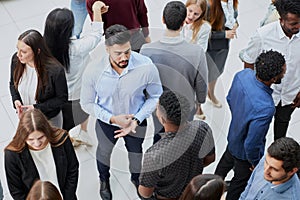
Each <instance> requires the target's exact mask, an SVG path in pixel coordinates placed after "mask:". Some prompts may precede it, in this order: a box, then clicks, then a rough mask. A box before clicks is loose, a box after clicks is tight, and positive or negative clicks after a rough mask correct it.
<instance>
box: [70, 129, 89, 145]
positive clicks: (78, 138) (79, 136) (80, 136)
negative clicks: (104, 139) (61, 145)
mask: <svg viewBox="0 0 300 200" xmlns="http://www.w3.org/2000/svg"><path fill="white" fill-rule="evenodd" d="M71 141H72V144H73V146H74V147H78V146H80V145H86V146H89V147H91V146H93V145H92V144H91V143H90V141H91V140H90V137H89V135H88V133H87V132H86V131H84V130H82V129H80V131H79V132H78V133H76V134H75V135H74V136H73V137H72V138H71Z"/></svg>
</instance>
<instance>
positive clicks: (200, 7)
mask: <svg viewBox="0 0 300 200" xmlns="http://www.w3.org/2000/svg"><path fill="white" fill-rule="evenodd" d="M185 6H186V8H187V17H186V19H185V23H186V24H185V25H184V27H183V36H184V38H185V40H186V41H188V42H190V43H193V44H199V45H200V46H201V47H202V48H203V50H204V51H205V52H206V50H207V45H208V39H209V35H210V32H211V26H210V24H209V23H208V22H207V21H205V20H204V18H205V15H206V8H207V2H206V0H187V2H186V3H185ZM197 105H198V106H197V112H196V114H195V117H196V118H198V119H202V120H204V119H205V115H204V113H203V111H202V109H201V104H200V103H197Z"/></svg>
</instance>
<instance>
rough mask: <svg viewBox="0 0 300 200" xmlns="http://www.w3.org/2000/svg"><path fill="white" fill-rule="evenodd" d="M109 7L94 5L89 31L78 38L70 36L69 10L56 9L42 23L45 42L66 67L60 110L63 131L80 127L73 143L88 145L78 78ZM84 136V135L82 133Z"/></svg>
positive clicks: (72, 22)
mask: <svg viewBox="0 0 300 200" xmlns="http://www.w3.org/2000/svg"><path fill="white" fill-rule="evenodd" d="M107 9H108V7H107V6H105V4H104V3H103V2H101V1H97V2H95V3H94V5H93V12H94V15H93V16H94V21H93V22H92V24H91V31H90V32H89V33H88V34H86V35H85V36H83V37H81V38H79V39H77V38H76V37H75V36H73V37H72V31H73V29H74V16H73V13H72V11H71V10H69V9H66V8H56V9H54V10H52V11H51V12H50V13H49V15H48V16H47V19H46V23H45V31H44V38H45V41H46V43H47V45H48V47H49V49H50V51H51V52H52V54H53V55H54V57H56V59H57V60H58V61H60V62H61V63H62V65H63V66H64V67H65V73H66V78H67V85H68V102H67V103H66V104H65V105H64V107H63V129H65V130H68V131H69V130H70V129H72V128H73V127H75V126H77V125H78V124H81V129H80V132H79V133H78V134H77V135H76V136H75V137H74V139H76V140H73V141H74V142H73V144H74V145H75V146H77V145H79V144H86V145H89V143H88V139H84V138H88V137H87V136H88V135H87V122H88V114H87V113H85V112H84V111H83V110H82V109H81V107H80V104H79V98H80V90H81V78H82V74H83V72H84V70H85V68H86V66H87V64H88V61H89V53H90V51H92V50H93V49H94V48H95V47H96V46H97V45H98V43H99V42H100V40H101V37H102V34H103V28H102V27H103V22H102V13H104V12H107ZM81 133H84V134H81Z"/></svg>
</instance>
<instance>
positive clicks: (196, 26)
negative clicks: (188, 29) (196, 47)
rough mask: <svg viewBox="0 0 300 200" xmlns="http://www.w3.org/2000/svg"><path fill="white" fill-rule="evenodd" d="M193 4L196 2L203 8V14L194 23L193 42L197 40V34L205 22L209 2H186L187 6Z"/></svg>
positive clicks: (189, 0)
mask: <svg viewBox="0 0 300 200" xmlns="http://www.w3.org/2000/svg"><path fill="white" fill-rule="evenodd" d="M192 4H196V5H197V6H199V7H200V8H201V10H202V13H201V15H200V16H199V18H198V19H196V20H195V21H194V22H193V24H192V30H193V36H192V42H193V43H194V42H196V39H197V34H198V32H199V31H200V28H201V26H202V24H203V23H204V22H205V16H206V10H207V2H206V0H187V1H186V3H185V7H189V6H190V5H192Z"/></svg>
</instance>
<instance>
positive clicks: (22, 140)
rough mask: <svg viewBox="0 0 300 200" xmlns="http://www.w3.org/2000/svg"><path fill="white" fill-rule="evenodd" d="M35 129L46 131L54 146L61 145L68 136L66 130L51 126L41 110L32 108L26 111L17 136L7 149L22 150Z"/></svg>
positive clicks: (21, 119)
mask: <svg viewBox="0 0 300 200" xmlns="http://www.w3.org/2000/svg"><path fill="white" fill-rule="evenodd" d="M34 131H39V132H42V133H44V134H45V136H46V138H47V139H48V141H49V142H50V143H51V145H52V146H60V145H61V144H63V143H64V142H65V140H66V139H67V137H66V136H68V134H67V133H66V131H65V130H63V129H59V128H56V127H53V126H51V124H50V123H49V121H48V120H47V118H46V117H45V115H44V114H43V113H42V112H41V111H40V110H38V109H32V110H28V111H26V112H24V114H23V115H22V117H21V118H20V121H19V125H18V128H17V131H16V134H15V136H14V137H13V139H12V141H11V142H10V143H9V144H8V145H7V147H6V148H5V149H7V150H11V151H15V152H22V151H23V149H24V148H25V147H26V145H27V144H26V140H27V138H28V136H29V134H31V133H32V132H34ZM65 133H66V134H65Z"/></svg>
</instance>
